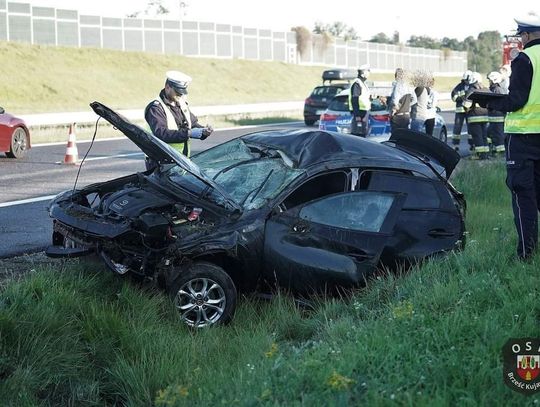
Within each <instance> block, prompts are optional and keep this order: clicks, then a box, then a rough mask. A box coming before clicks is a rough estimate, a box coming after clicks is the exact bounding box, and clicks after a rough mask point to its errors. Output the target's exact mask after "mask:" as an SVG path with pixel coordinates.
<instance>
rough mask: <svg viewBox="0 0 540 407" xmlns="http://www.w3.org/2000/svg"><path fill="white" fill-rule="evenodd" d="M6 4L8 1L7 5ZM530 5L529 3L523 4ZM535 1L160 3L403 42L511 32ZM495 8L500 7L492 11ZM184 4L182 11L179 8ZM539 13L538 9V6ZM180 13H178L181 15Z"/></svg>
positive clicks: (105, 12)
mask: <svg viewBox="0 0 540 407" xmlns="http://www.w3.org/2000/svg"><path fill="white" fill-rule="evenodd" d="M9 1H10V0H8V2H9ZM17 1H18V2H21V3H30V4H32V5H34V6H50V7H56V8H65V9H71V10H74V9H75V10H79V12H80V13H82V14H92V15H101V16H110V17H125V16H126V15H127V14H130V13H133V12H136V11H144V10H145V9H146V6H147V4H148V2H149V0H125V1H122V0H84V1H83V0H30V1H24V0H17ZM525 3H528V4H525ZM533 3H534V2H525V1H523V2H517V1H516V2H515V3H513V4H511V5H509V4H508V3H493V2H482V1H476V2H475V1H471V0H443V1H440V0H439V1H437V0H429V1H428V0H408V1H407V0H405V1H404V0H383V1H377V0H375V1H361V0H337V1H332V0H305V1H304V0H267V1H264V0H163V4H164V5H165V6H166V7H167V8H168V9H169V10H170V11H171V14H170V15H169V16H168V17H164V18H167V19H168V18H180V16H181V15H182V18H183V19H185V20H194V21H205V22H216V23H227V24H235V25H242V26H244V27H253V28H268V29H272V30H274V31H288V30H289V29H290V28H291V27H294V26H305V27H307V28H308V29H310V30H311V29H313V27H314V25H315V22H322V23H323V24H330V23H333V22H336V21H339V22H343V23H345V24H346V25H347V26H349V27H353V28H354V29H355V30H356V32H357V33H358V35H359V36H360V38H361V39H362V40H369V39H370V38H371V37H373V36H374V35H375V34H377V33H380V32H384V33H385V34H387V35H388V36H391V35H392V34H393V32H394V31H399V33H400V37H401V41H404V40H406V39H407V38H409V37H410V36H411V35H426V36H429V37H432V38H437V39H442V38H443V37H450V38H457V39H459V40H463V39H464V38H465V37H467V36H469V35H472V36H473V37H475V38H476V36H477V35H478V33H480V32H482V31H494V30H498V31H499V32H500V33H501V34H510V33H511V32H512V30H515V28H516V24H515V22H514V19H513V18H514V17H516V16H520V15H524V14H526V13H527V12H528V11H531V10H532V8H533V7H534V6H533ZM493 4H502V5H503V6H502V7H500V6H498V7H496V8H493V7H492V6H493ZM181 5H184V7H181ZM538 8H540V7H538ZM181 11H182V14H181Z"/></svg>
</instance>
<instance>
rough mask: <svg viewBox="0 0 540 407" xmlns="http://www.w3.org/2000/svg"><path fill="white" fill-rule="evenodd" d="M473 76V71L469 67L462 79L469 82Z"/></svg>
mask: <svg viewBox="0 0 540 407" xmlns="http://www.w3.org/2000/svg"><path fill="white" fill-rule="evenodd" d="M471 76H472V71H471V70H469V69H467V70H466V71H465V72H463V76H462V77H461V79H462V80H464V81H467V82H469V80H470V79H471Z"/></svg>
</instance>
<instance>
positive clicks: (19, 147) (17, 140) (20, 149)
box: [6, 127, 28, 158]
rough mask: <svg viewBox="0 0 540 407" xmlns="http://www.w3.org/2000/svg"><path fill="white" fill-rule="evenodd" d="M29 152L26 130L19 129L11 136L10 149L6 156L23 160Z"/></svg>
mask: <svg viewBox="0 0 540 407" xmlns="http://www.w3.org/2000/svg"><path fill="white" fill-rule="evenodd" d="M27 152H28V145H27V143H26V132H25V131H24V129H22V128H20V127H17V128H16V129H15V131H14V132H13V134H12V135H11V143H10V148H9V151H8V152H7V153H6V155H7V156H8V157H9V158H22V157H24V156H25V155H26V153H27Z"/></svg>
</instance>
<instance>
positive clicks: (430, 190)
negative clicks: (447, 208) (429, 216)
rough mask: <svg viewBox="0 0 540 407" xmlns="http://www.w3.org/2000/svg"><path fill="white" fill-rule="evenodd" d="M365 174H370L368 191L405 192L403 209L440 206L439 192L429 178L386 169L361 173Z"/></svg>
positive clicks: (436, 207)
mask: <svg viewBox="0 0 540 407" xmlns="http://www.w3.org/2000/svg"><path fill="white" fill-rule="evenodd" d="M367 174H371V177H370V180H369V187H368V190H370V191H393V192H403V193H406V194H407V199H406V201H405V204H404V205H403V209H438V208H440V206H441V200H440V198H439V194H438V193H437V190H436V189H435V187H434V185H433V182H432V181H430V180H425V179H421V178H418V177H413V176H408V175H402V174H397V173H393V172H386V171H384V172H383V171H381V172H379V171H373V172H371V171H368V172H364V173H363V174H362V175H363V176H365V175H367Z"/></svg>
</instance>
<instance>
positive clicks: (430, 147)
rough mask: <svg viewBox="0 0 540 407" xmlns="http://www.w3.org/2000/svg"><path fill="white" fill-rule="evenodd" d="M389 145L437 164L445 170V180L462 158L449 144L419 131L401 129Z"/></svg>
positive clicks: (396, 131) (393, 134) (391, 137)
mask: <svg viewBox="0 0 540 407" xmlns="http://www.w3.org/2000/svg"><path fill="white" fill-rule="evenodd" d="M387 143H392V144H394V145H395V146H397V147H399V148H400V149H401V150H404V151H405V152H407V153H409V154H411V155H414V156H415V157H417V158H419V159H420V160H422V161H424V162H426V163H427V164H429V162H430V161H433V162H435V163H436V164H438V165H439V166H441V167H443V168H444V172H445V178H446V179H448V178H450V175H451V174H452V172H453V171H454V168H456V165H457V164H458V162H459V160H460V158H461V156H460V155H459V153H458V152H456V151H455V150H454V149H453V148H452V147H450V146H449V145H448V144H446V143H444V142H442V141H440V140H438V139H436V138H435V137H431V136H428V135H426V134H424V133H420V132H417V131H412V130H407V129H399V130H395V131H393V132H392V135H391V136H390V138H389V139H388V142H387Z"/></svg>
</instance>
